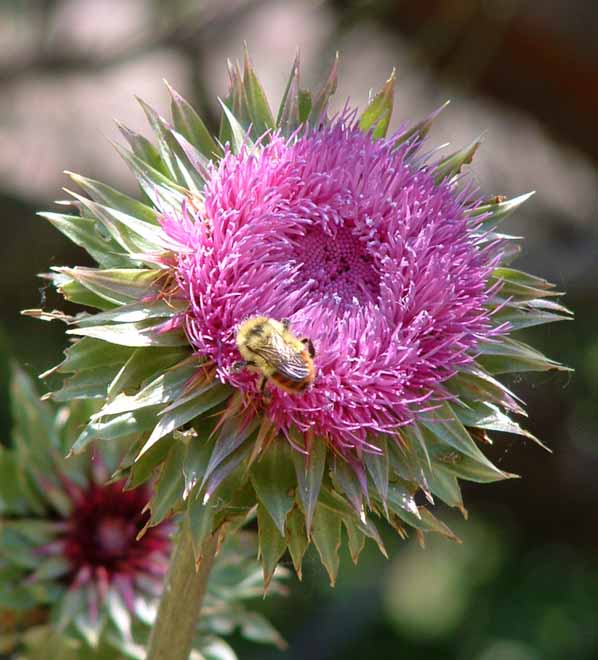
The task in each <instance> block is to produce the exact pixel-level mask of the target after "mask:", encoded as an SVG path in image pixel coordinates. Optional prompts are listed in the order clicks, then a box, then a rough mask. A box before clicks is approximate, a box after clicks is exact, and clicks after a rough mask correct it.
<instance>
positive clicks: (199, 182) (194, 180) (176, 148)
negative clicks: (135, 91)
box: [137, 98, 204, 193]
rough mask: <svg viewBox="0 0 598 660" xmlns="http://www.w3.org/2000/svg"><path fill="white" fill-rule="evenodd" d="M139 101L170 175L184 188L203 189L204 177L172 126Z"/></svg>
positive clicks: (193, 190)
mask: <svg viewBox="0 0 598 660" xmlns="http://www.w3.org/2000/svg"><path fill="white" fill-rule="evenodd" d="M137 101H138V102H139V103H140V105H141V107H142V108H143V111H144V112H145V115H146V117H147V119H148V121H149V123H150V125H151V127H152V129H153V130H154V132H155V134H156V136H157V138H158V145H159V147H160V154H161V156H162V161H163V162H164V163H165V165H166V168H167V170H168V173H169V175H170V177H171V178H172V179H173V180H174V181H176V182H177V183H178V184H179V185H181V186H183V187H184V188H187V189H188V190H190V191H192V192H195V193H199V192H200V191H201V190H202V189H203V186H204V179H203V177H202V176H201V175H200V174H199V172H198V171H197V169H196V168H195V167H194V166H193V164H192V163H191V161H190V160H189V158H188V157H187V153H186V152H185V150H184V149H183V148H182V147H181V145H180V144H179V142H178V141H177V139H176V138H175V136H174V135H173V133H172V127H171V126H170V125H169V124H168V123H167V122H166V121H165V120H164V119H163V118H162V117H160V115H159V114H158V113H157V112H156V111H155V110H154V109H153V108H151V107H150V106H149V105H148V104H147V103H145V102H144V101H143V100H142V99H139V98H138V99H137Z"/></svg>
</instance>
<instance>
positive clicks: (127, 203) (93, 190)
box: [67, 172, 159, 225]
mask: <svg viewBox="0 0 598 660" xmlns="http://www.w3.org/2000/svg"><path fill="white" fill-rule="evenodd" d="M67 174H68V175H69V176H70V178H71V179H72V180H73V181H74V182H75V183H76V184H77V185H79V186H80V187H81V188H83V190H85V192H86V193H87V194H88V195H89V196H90V197H91V198H92V199H93V200H94V201H96V202H98V203H100V204H103V205H104V206H108V207H110V208H114V209H118V210H119V211H122V212H123V213H126V214H127V215H131V216H133V217H134V218H139V220H145V222H149V223H151V224H153V225H158V224H159V222H158V213H157V212H156V211H155V209H153V208H152V207H151V206H148V205H147V204H144V203H143V202H140V201H139V200H137V199H134V198H133V197H129V196H128V195H125V194H123V193H121V192H120V191H118V190H115V189H114V188H111V187H110V186H107V185H106V184H105V183H101V182H100V181H95V180H94V179H88V178H87V177H84V176H81V175H80V174H74V173H73V172H67Z"/></svg>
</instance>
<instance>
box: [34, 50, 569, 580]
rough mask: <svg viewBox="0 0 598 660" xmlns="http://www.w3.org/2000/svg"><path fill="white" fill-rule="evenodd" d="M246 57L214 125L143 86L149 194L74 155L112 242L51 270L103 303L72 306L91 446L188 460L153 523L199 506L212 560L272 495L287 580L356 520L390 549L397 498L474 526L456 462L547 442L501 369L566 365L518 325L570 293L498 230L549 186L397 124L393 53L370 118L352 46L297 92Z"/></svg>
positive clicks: (173, 475)
mask: <svg viewBox="0 0 598 660" xmlns="http://www.w3.org/2000/svg"><path fill="white" fill-rule="evenodd" d="M229 73H230V90H229V94H228V96H227V98H226V99H225V101H224V102H223V114H222V117H221V122H220V131H219V135H218V137H217V138H215V137H212V136H211V135H210V133H209V131H208V129H207V128H206V126H205V124H204V123H203V121H202V120H201V118H200V117H199V115H198V114H197V113H196V112H195V110H194V109H193V108H192V107H191V105H190V104H189V103H188V102H187V101H185V99H183V98H182V97H181V96H180V95H179V94H178V93H177V92H175V91H174V90H172V89H171V90H170V93H171V96H172V107H171V109H172V112H171V118H170V119H165V118H163V117H161V116H160V115H159V114H158V113H157V112H156V111H155V110H153V109H152V108H150V107H149V106H147V105H146V104H144V103H142V105H143V109H144V111H145V113H146V115H147V116H148V119H149V122H150V124H151V127H152V130H153V131H154V133H155V134H156V136H157V146H156V147H155V148H152V149H148V145H147V139H146V138H145V137H142V136H140V135H138V134H137V133H135V132H133V131H130V130H129V129H124V130H123V134H124V136H125V139H126V140H127V142H128V143H129V146H130V150H127V149H122V150H121V152H122V155H123V157H124V158H125V159H126V161H127V162H128V164H129V165H130V166H131V169H132V170H133V172H134V174H135V176H136V177H137V180H138V182H139V184H140V186H141V188H142V190H143V192H144V194H145V198H144V201H143V202H139V201H137V200H134V199H132V198H129V197H127V196H126V195H122V193H118V192H117V191H114V190H113V189H111V188H109V187H108V186H105V185H104V184H101V183H99V182H97V181H94V180H92V179H87V178H85V177H82V176H79V175H71V176H72V178H73V180H74V181H75V183H77V185H78V186H80V187H81V188H82V189H83V191H84V192H85V193H86V195H88V196H89V198H88V197H86V196H83V195H80V194H78V193H72V194H73V196H74V197H75V204H76V205H77V206H78V207H79V208H80V210H81V215H82V216H83V221H84V225H85V227H82V226H81V225H80V223H79V218H77V217H74V218H73V216H71V215H65V214H57V213H48V214H45V215H46V217H47V218H48V219H49V220H50V221H51V222H52V223H53V224H55V225H56V226H57V227H58V228H59V229H61V231H63V232H64V233H65V234H66V235H67V236H69V237H71V238H72V236H76V237H77V238H76V240H77V241H78V242H80V244H81V245H83V246H84V247H86V248H87V249H88V251H89V252H90V254H91V255H92V256H93V257H94V258H95V259H96V260H97V261H98V268H64V269H57V271H58V272H57V273H56V274H54V275H52V276H51V277H52V279H53V281H54V283H55V285H56V286H57V287H58V289H59V291H60V292H61V293H62V294H63V295H64V296H65V298H67V299H69V300H72V301H73V302H76V303H82V304H85V305H87V306H88V307H90V308H95V310H97V311H93V310H92V311H90V312H89V313H87V314H82V315H79V316H78V317H72V318H67V319H66V320H67V321H69V323H70V328H69V330H68V331H67V332H68V333H69V334H70V335H78V336H80V337H83V339H81V340H80V341H77V342H75V343H74V344H73V346H72V347H71V348H70V349H69V351H68V352H67V356H66V359H65V360H64V362H63V363H62V364H61V365H59V366H58V367H57V368H56V369H57V370H58V371H60V372H62V373H65V374H69V376H68V377H67V379H66V382H65V385H64V386H63V389H62V390H59V391H58V392H56V393H55V396H58V397H61V398H64V399H68V398H80V397H84V398H85V397H88V398H94V399H100V400H102V406H101V408H100V409H99V410H98V411H97V412H96V413H95V414H94V415H93V417H92V418H91V420H90V422H89V424H88V425H87V426H86V427H85V428H84V429H83V431H82V432H81V434H80V435H79V437H78V438H77V440H76V442H75V444H74V446H73V449H72V451H73V453H75V454H76V453H79V452H82V451H83V450H84V449H85V448H86V447H87V446H88V445H89V444H90V443H91V442H93V441H94V440H96V439H104V438H105V439H115V438H123V439H126V438H128V439H129V440H130V439H131V438H135V440H134V441H133V443H132V445H131V447H130V449H129V452H130V454H129V455H130V456H131V457H132V458H131V461H132V462H131V463H127V464H126V465H124V466H122V473H123V474H127V473H128V472H130V471H132V470H135V469H136V467H135V466H136V465H138V464H139V461H143V465H144V467H143V468H142V470H141V472H142V473H143V474H144V475H146V478H148V479H149V478H150V477H151V476H152V474H153V473H152V471H151V470H149V469H147V467H146V465H147V464H146V461H147V462H148V463H149V465H151V466H153V467H155V468H156V473H157V474H159V475H160V478H161V479H162V478H163V477H164V475H167V479H168V481H167V483H168V487H167V488H164V489H162V490H161V491H160V492H158V493H156V494H155V496H153V497H152V500H151V508H152V512H151V513H152V519H151V520H152V522H160V521H162V520H163V518H164V515H165V514H164V512H165V511H171V510H172V509H173V508H174V509H175V510H177V509H180V510H185V511H186V512H187V513H188V515H189V519H190V520H191V521H192V525H194V530H193V533H194V535H195V547H196V559H198V558H199V556H200V554H198V553H199V549H200V545H201V543H203V541H204V540H205V539H206V538H208V535H209V534H210V533H211V532H213V531H216V530H219V529H221V528H222V526H223V525H225V523H227V522H228V521H232V522H234V524H235V525H236V524H237V522H238V519H239V518H240V517H243V516H244V515H245V514H246V512H247V511H253V510H254V507H255V506H256V505H257V509H256V511H257V524H258V527H259V530H260V532H259V537H260V554H261V557H262V562H263V569H264V576H265V584H266V586H267V584H268V582H269V580H270V578H271V576H272V575H273V571H274V567H275V566H276V563H277V561H278V560H279V559H280V557H281V556H282V554H283V553H284V551H285V548H288V550H289V552H290V555H291V559H292V561H293V565H294V567H295V569H296V570H297V572H298V573H299V574H300V572H301V562H302V558H303V554H304V552H305V549H306V548H307V546H308V545H309V543H310V542H312V541H313V542H314V544H315V546H316V547H317V550H318V552H319V554H320V558H321V560H322V563H323V564H324V566H325V567H326V570H327V571H328V574H329V576H330V580H331V583H334V580H335V579H336V575H337V571H338V564H339V556H338V548H339V547H340V544H341V537H342V534H341V526H344V527H345V528H346V532H347V538H348V542H349V550H350V552H351V556H352V558H353V559H354V560H355V561H356V560H357V558H358V556H359V553H360V552H361V548H363V543H364V542H365V538H366V537H367V538H370V539H373V540H374V541H375V542H376V543H377V544H378V545H379V547H380V549H381V550H382V551H383V552H385V550H384V546H383V544H382V539H381V537H380V534H379V533H378V532H377V530H376V527H375V525H374V522H373V519H374V518H376V517H383V518H384V519H386V520H387V521H388V522H389V524H390V525H392V526H393V528H394V529H396V530H397V532H398V533H399V534H400V535H401V536H404V535H405V534H406V529H407V528H415V529H416V530H417V533H418V535H419V536H421V535H422V534H424V533H428V532H438V533H441V534H443V535H445V536H448V537H449V538H454V535H453V534H452V532H451V531H450V530H449V529H448V528H447V527H446V526H445V525H444V524H443V523H442V522H441V521H439V520H438V519H437V518H436V517H435V516H434V515H433V513H432V512H431V509H430V507H433V506H434V505H435V503H436V501H442V502H445V503H446V504H447V505H449V506H451V507H456V508H458V509H459V510H461V511H462V512H464V513H465V508H464V505H463V499H462V496H461V492H460V489H459V480H461V479H466V480H470V481H477V482H492V481H496V480H500V479H506V478H509V477H511V476H513V475H511V474H509V473H507V472H504V471H503V470H500V469H498V468H497V467H496V466H494V465H493V464H492V463H491V462H490V461H489V460H488V458H487V457H486V456H485V455H484V453H483V451H482V450H481V448H480V443H485V442H490V436H489V433H494V432H499V433H502V432H509V433H516V434H519V435H521V436H524V437H526V438H532V439H535V438H533V436H532V435H531V434H530V433H529V432H528V431H526V430H525V429H524V428H522V427H521V426H520V425H519V423H518V422H517V421H515V419H513V418H512V417H511V415H517V414H521V413H522V412H523V408H522V407H521V405H520V404H519V402H518V400H517V397H516V396H515V395H514V394H513V393H511V392H510V391H509V389H508V388H507V387H505V386H504V385H503V384H502V383H501V382H500V380H499V379H498V378H499V377H500V376H501V374H504V373H514V372H518V371H529V370H540V371H542V370H548V369H562V368H563V367H562V365H560V364H559V363H558V362H555V361H553V360H550V359H548V358H546V357H545V356H544V355H542V354H541V353H539V352H538V351H536V350H535V349H533V348H531V347H530V346H527V345H526V344H524V343H522V342H521V341H517V340H515V339H512V338H511V337H510V336H509V333H511V332H512V331H516V330H519V329H522V328H527V327H529V326H533V325H538V324H542V323H548V322H552V321H557V320H563V319H568V318H570V312H569V311H568V310H567V309H566V308H565V307H563V306H562V305H560V304H559V303H558V302H556V300H555V298H558V296H559V295H560V294H559V293H558V292H556V291H554V289H553V286H552V285H551V284H550V283H549V282H547V281H546V280H544V279H542V278H540V277H536V276H533V275H529V274H528V273H524V272H522V271H519V270H516V269H514V268H511V267H510V266H509V264H510V261H511V258H512V257H513V256H515V254H516V252H517V250H518V246H517V244H516V242H515V241H514V240H513V237H509V236H506V235H504V234H498V233H496V231H495V228H496V227H497V225H498V224H499V223H500V222H501V221H502V220H503V219H504V218H505V217H506V216H507V215H509V214H510V213H511V212H513V211H514V210H515V209H516V208H517V207H518V206H520V205H521V204H522V203H523V202H524V201H525V200H526V199H527V198H528V197H529V195H520V196H519V197H516V198H514V199H510V200H508V199H506V198H503V197H497V196H495V197H491V198H483V197H482V196H481V195H480V193H479V191H478V190H477V187H476V186H475V184H474V183H473V181H472V180H471V179H470V178H469V177H468V176H467V174H465V173H463V172H462V168H463V166H464V165H467V164H469V163H471V161H472V158H473V155H474V153H475V151H476V148H477V146H478V145H479V141H475V142H474V143H472V144H471V145H470V146H469V147H466V148H465V149H461V150H458V151H456V152H454V153H452V154H449V155H447V156H441V157H438V156H433V155H431V154H430V153H428V154H426V153H425V152H424V149H423V147H424V145H425V143H426V142H425V141H426V135H427V133H428V130H429V129H430V127H431V125H432V123H433V120H434V118H435V116H436V114H437V113H434V114H433V115H431V116H430V117H428V118H427V119H425V120H424V121H422V122H419V123H417V124H415V125H413V126H412V127H410V128H401V129H399V130H398V131H396V132H395V133H394V134H392V135H391V136H390V137H386V135H387V130H388V125H389V121H390V116H391V112H392V106H393V95H394V83H395V79H394V74H393V75H391V76H390V78H389V79H388V80H387V81H386V83H385V84H384V86H383V87H382V89H381V90H380V92H378V94H376V95H374V96H373V97H372V98H371V99H370V102H369V103H368V106H367V107H366V108H365V109H364V111H363V112H362V113H361V114H360V115H359V117H358V116H357V113H356V112H354V111H352V110H350V109H345V111H343V112H342V113H341V114H340V115H338V116H337V117H335V118H333V119H329V118H328V114H327V113H328V103H329V99H330V97H331V95H332V94H333V93H334V90H335V88H336V63H335V64H334V65H333V67H332V69H331V72H330V75H329V76H328V78H327V79H326V81H325V82H324V83H323V85H322V86H321V87H320V89H319V90H317V91H314V92H311V91H309V90H306V89H305V88H304V87H303V86H302V84H301V83H300V80H299V62H298V60H296V61H295V62H294V64H293V67H292V70H291V73H290V76H289V81H288V85H287V87H286V90H285V92H284V94H283V97H282V100H281V102H280V106H279V108H278V112H276V113H272V111H271V109H270V106H269V104H268V101H267V99H266V95H265V93H264V91H263V89H262V88H261V86H260V84H259V81H258V78H257V75H256V73H255V70H254V69H253V67H252V65H251V62H250V60H249V57H248V56H246V58H245V64H244V69H243V71H241V68H240V67H238V66H232V65H231V67H230V69H229ZM432 153H434V152H432ZM98 235H101V236H105V237H106V241H105V242H102V243H98V240H97V236H98ZM73 240H75V239H73ZM104 243H105V244H104ZM29 313H31V314H32V315H34V316H39V317H40V318H44V319H52V318H58V319H60V320H65V318H64V315H62V314H61V313H47V312H41V311H37V310H32V311H30V312H29ZM256 318H258V319H259V318H262V319H264V318H265V319H266V322H265V323H263V322H261V325H259V323H260V322H259V321H256V320H255V319H256ZM252 319H253V320H254V321H253V322H254V325H253V326H251V323H250V324H249V325H248V324H247V323H246V322H247V321H251V320H252ZM268 319H269V320H270V324H269V325H268V322H267V320H268ZM272 321H274V322H275V323H272ZM255 323H258V327H259V328H260V330H259V331H258V332H257V333H255V332H254V335H255V336H254V339H255V341H256V342H263V343H262V344H260V345H258V346H256V348H257V349H260V350H262V354H260V353H259V351H253V352H252V350H250V348H251V347H250V346H249V345H248V343H247V344H245V343H244V341H245V340H244V334H243V332H244V331H246V330H247V329H248V327H250V326H251V327H253V329H254V330H255V329H256V326H255ZM277 324H278V325H277ZM240 330H241V333H239V331H240ZM288 332H290V336H288V335H287V334H285V333H288ZM268 333H270V334H268ZM239 334H241V338H239ZM248 334H249V333H248ZM258 336H259V338H258ZM302 340H303V341H302ZM285 342H286V343H285ZM312 345H313V349H314V351H313V352H314V355H313V356H312V355H311V353H312V351H311V346H312ZM254 346H255V344H254ZM241 351H243V352H241ZM285 351H286V353H285ZM263 355H267V356H269V360H270V361H269V360H267V359H266V358H265V357H263ZM252 356H256V359H252ZM281 356H282V357H281ZM257 358H260V359H262V360H263V361H262V362H261V363H260V362H259V361H258V360H257ZM312 359H313V364H312ZM285 360H286V361H287V362H288V364H287V362H285ZM246 367H249V368H246ZM90 372H93V375H94V377H93V379H89V377H88V374H89V373H90ZM264 378H266V380H264ZM285 379H286V380H285ZM264 383H265V388H264ZM150 452H151V453H150ZM154 461H156V462H155V463H154ZM418 493H421V494H423V497H424V498H425V501H426V503H427V505H425V506H424V505H422V504H421V501H422V500H420V501H419V502H418V501H417V499H416V495H417V494H418Z"/></svg>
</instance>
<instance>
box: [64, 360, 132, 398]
mask: <svg viewBox="0 0 598 660" xmlns="http://www.w3.org/2000/svg"><path fill="white" fill-rule="evenodd" d="M118 370H119V365H118V364H113V365H109V366H97V367H95V368H91V369H85V370H82V371H78V372H77V373H76V374H74V375H73V376H71V377H70V378H67V379H65V381H64V383H63V386H62V387H61V388H60V389H59V390H56V391H55V392H52V399H54V401H70V400H72V399H104V398H105V397H106V393H107V392H108V386H109V385H110V383H111V382H112V380H113V379H114V377H115V376H116V374H117V373H118Z"/></svg>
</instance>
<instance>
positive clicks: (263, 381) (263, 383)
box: [259, 376, 272, 406]
mask: <svg viewBox="0 0 598 660" xmlns="http://www.w3.org/2000/svg"><path fill="white" fill-rule="evenodd" d="M267 384H268V379H267V378H266V377H265V376H262V378H261V380H260V384H259V393H260V394H261V395H262V400H263V402H264V405H266V406H269V405H270V401H272V397H271V396H270V393H269V392H266V385H267Z"/></svg>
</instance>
